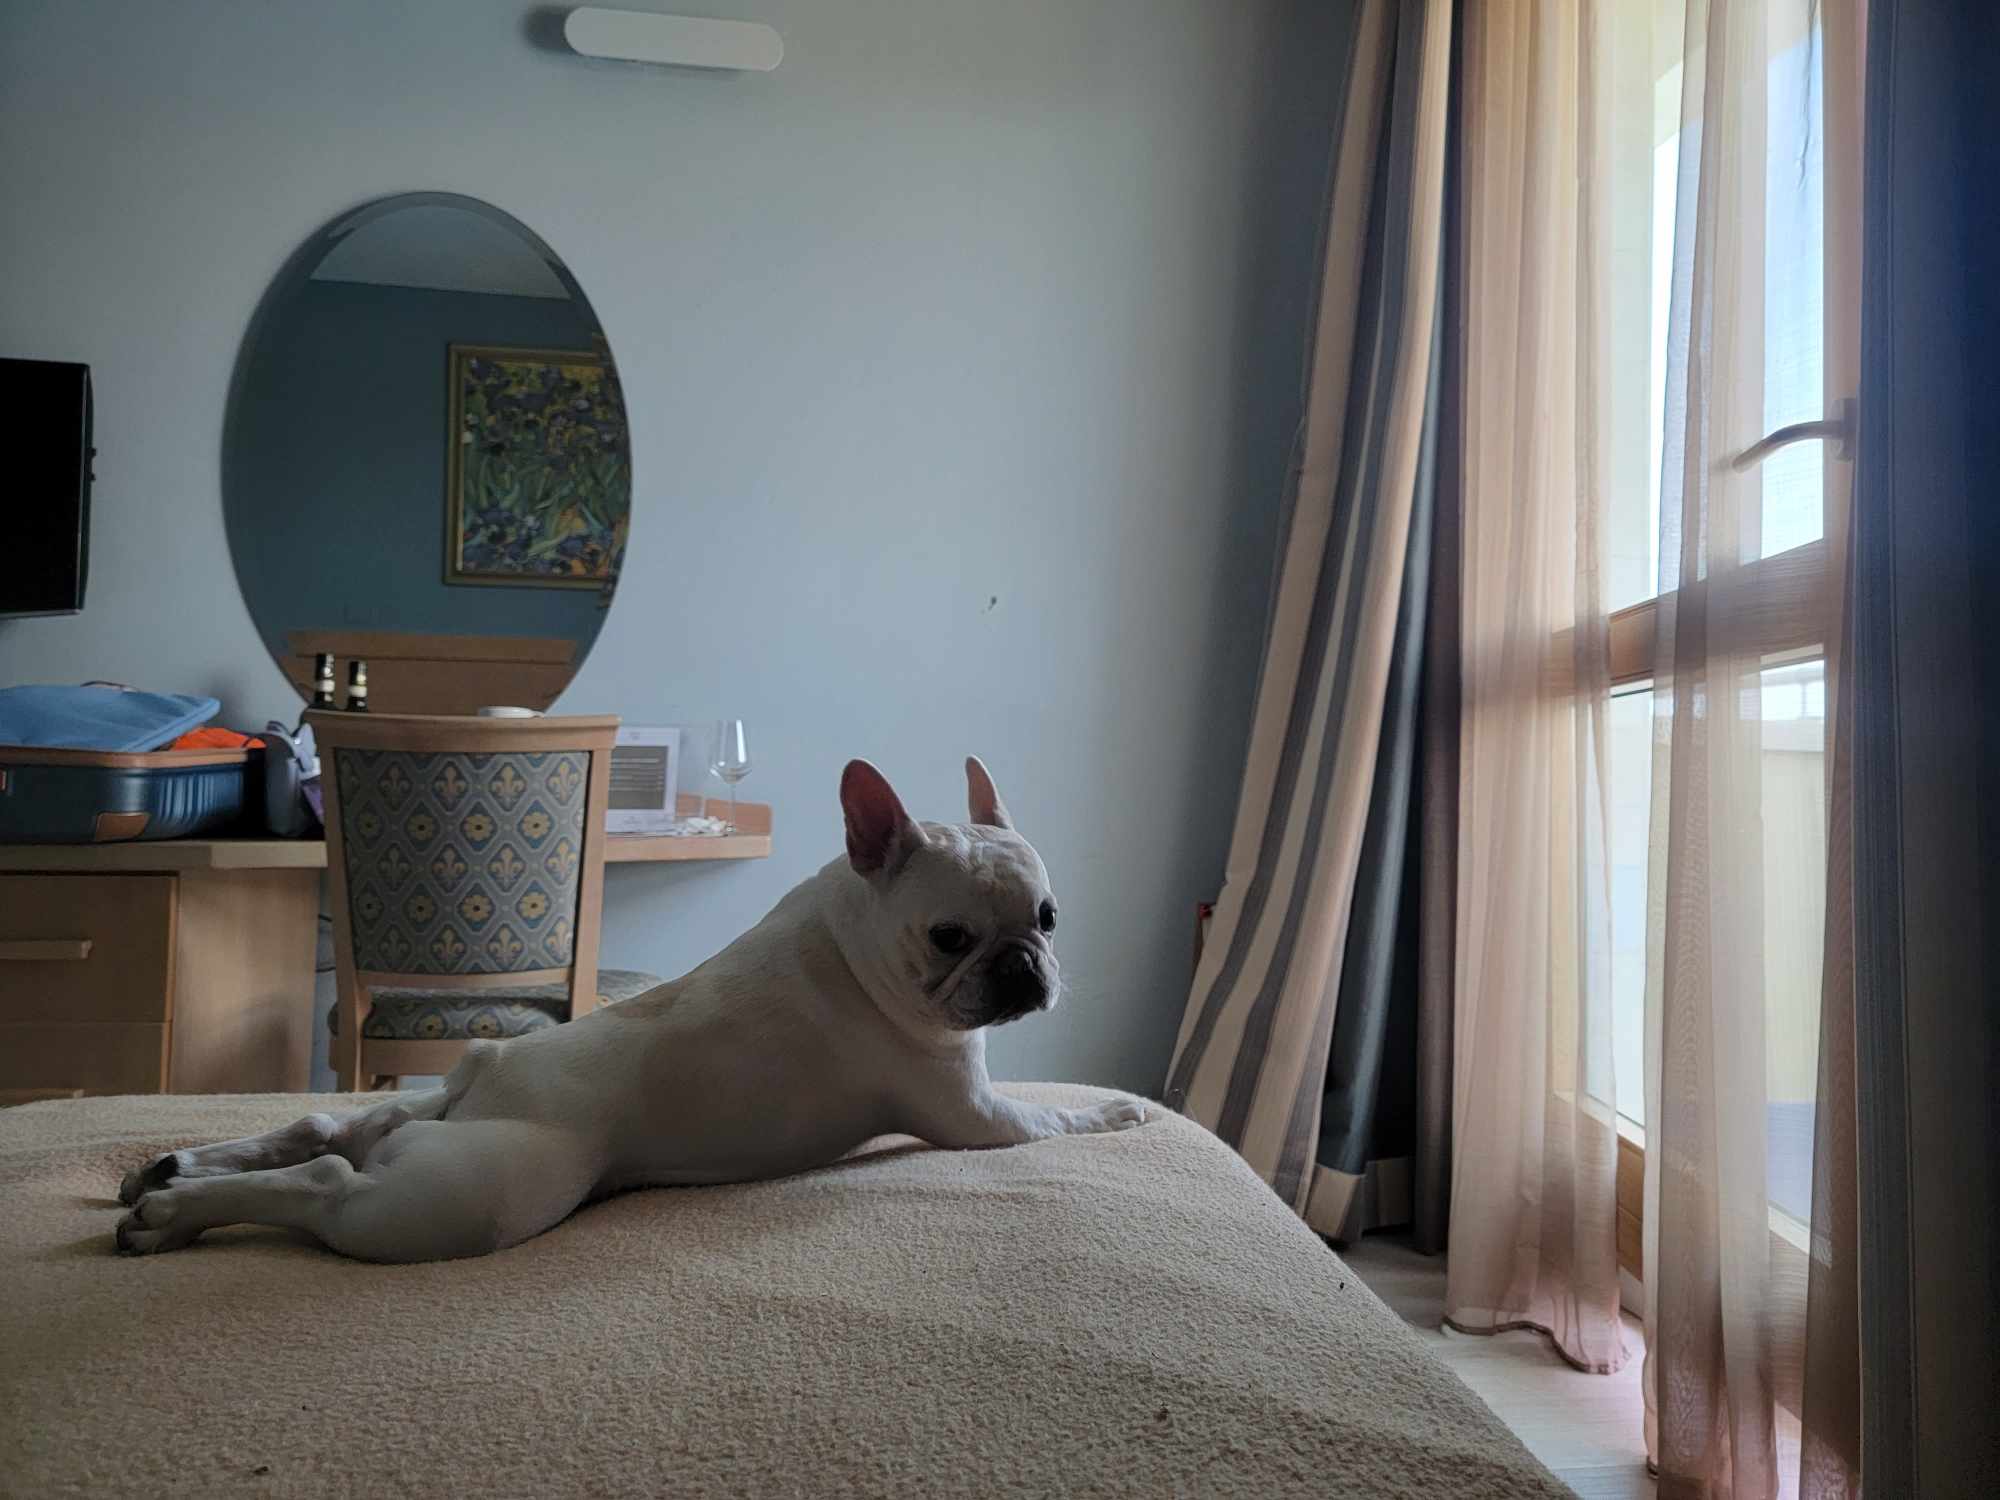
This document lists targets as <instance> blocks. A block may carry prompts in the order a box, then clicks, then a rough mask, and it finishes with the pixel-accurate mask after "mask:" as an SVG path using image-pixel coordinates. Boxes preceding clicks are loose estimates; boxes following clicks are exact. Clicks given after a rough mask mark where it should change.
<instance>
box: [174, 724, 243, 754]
mask: <svg viewBox="0 0 2000 1500" xmlns="http://www.w3.org/2000/svg"><path fill="white" fill-rule="evenodd" d="M167 748H168V749H169V750H261V749H263V748H264V742H263V741H262V740H260V739H257V738H255V737H254V736H252V735H247V734H238V733H237V732H236V731H235V730H233V729H190V730H189V731H188V732H187V733H186V734H184V735H182V736H181V737H180V738H179V739H177V740H175V741H174V742H173V743H172V744H171V745H169V746H167Z"/></svg>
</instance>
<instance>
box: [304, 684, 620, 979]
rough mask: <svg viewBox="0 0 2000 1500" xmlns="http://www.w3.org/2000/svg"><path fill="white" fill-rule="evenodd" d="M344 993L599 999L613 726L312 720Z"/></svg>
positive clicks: (602, 719)
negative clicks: (522, 987)
mask: <svg viewBox="0 0 2000 1500" xmlns="http://www.w3.org/2000/svg"><path fill="white" fill-rule="evenodd" d="M306 721H307V722H308V723H309V724H311V726H312V729H313V734H314V737H315V739H316V740H317V741H318V744H319V750H320V760H321V771H320V786H321V790H322V793H323V796H324V801H325V808H326V825H327V856H328V858H327V865H328V868H329V870H330V871H331V872H332V883H333V908H334V939H335V949H336V955H337V958H338V960H339V964H340V967H341V969H342V971H343V986H342V988H343V991H344V992H345V991H347V990H348V989H350V988H351V987H352V985H353V984H354V983H358V984H359V985H360V986H362V987H365V988H379V987H390V986H399V985H400V986H418V985H421V986H424V987H427V988H455V989H481V988H491V987H498V986H501V985H518V984H532V983H545V982H551V981H560V982H564V983H566V984H567V985H568V988H569V993H570V1006H571V1014H572V1015H581V1014H583V1013H584V1012H585V1011H587V1010H589V1008H590V1007H591V1005H592V1003H593V1002H594V1001H595V999H596V995H597V949H598V931H599V927H600V919H601V914H602V911H603V895H604V823H605V807H606V804H607V802H608V799H609V789H610V780H611V746H612V743H613V741H614V740H615V739H616V736H617V731H618V720H617V718H616V717H613V716H608V715H606V716H592V717H566V718H536V719H513V718H507V719H501V718H495V719H482V718H455V717H454V718H446V717H436V716H429V715H423V716H419V715H404V714H377V713H367V714H353V713H310V714H307V715H306Z"/></svg>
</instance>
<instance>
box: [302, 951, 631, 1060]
mask: <svg viewBox="0 0 2000 1500" xmlns="http://www.w3.org/2000/svg"><path fill="white" fill-rule="evenodd" d="M659 982H660V981H659V978H658V976H657V975H653V974H646V973H642V972H641V971H639V970H637V969H599V970H598V971H597V1003H598V1004H599V1005H616V1004H617V1003H618V1002H619V1001H621V1000H634V999H637V998H638V997H639V996H640V995H643V994H645V993H646V991H648V990H650V989H653V988H654V987H656V986H657V985H658V984H659ZM374 1002H375V1003H374V1005H373V1007H372V1008H371V1009H370V1010H369V1012H368V1014H367V1015H366V1016H365V1017H364V1018H363V1019H362V1022H361V1034H362V1035H363V1036H364V1037H367V1038H368V1039H369V1040H370V1041H377V1042H442V1041H460V1040H466V1039H470V1038H473V1037H492V1038H496V1039H498V1038H502V1037H510V1036H522V1035H525V1034H526V1033H528V1032H530V1031H540V1030H541V1029H542V1028H543V1027H545V1026H556V1025H560V1024H561V1023H562V1022H563V1021H564V1020H565V1019H567V1018H568V1016H569V990H568V988H567V987H566V986H564V985H561V984H528V985H521V986H519V987H518V988H517V987H515V986H512V985H510V986H508V987H507V988H506V989H504V990H480V991H478V992H476V993H470V994H468V993H467V992H466V991H464V990H421V989H414V990H413V989H379V990H376V991H375V994H374ZM326 1025H327V1030H329V1031H331V1032H332V1033H333V1034H334V1035H335V1036H339V1035H340V1006H339V1004H338V1003H336V1004H335V1005H334V1006H333V1007H332V1008H331V1009H329V1010H328V1011H327V1013H326Z"/></svg>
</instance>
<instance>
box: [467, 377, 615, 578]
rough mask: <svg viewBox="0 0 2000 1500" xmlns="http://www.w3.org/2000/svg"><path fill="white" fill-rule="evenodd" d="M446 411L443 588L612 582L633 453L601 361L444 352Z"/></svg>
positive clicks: (612, 387)
mask: <svg viewBox="0 0 2000 1500" xmlns="http://www.w3.org/2000/svg"><path fill="white" fill-rule="evenodd" d="M450 410H451V419H450V430H449V432H448V434H447V441H448V444H449V448H448V457H447V459H446V464H445V471H446V480H445V485H446V495H445V561H444V581H445V582H446V583H470V584H500V585H513V586H515V587H519V588H577V589H605V588H608V587H609V586H610V585H612V584H613V583H615V582H616V581H617V578H618V569H619V566H620V564H621V563H622V562H623V561H624V558H625V538H626V535H627V533H628V532H629V530H630V529H631V517H632V445H631V442H630V439H629V437H628V435H627V429H626V425H625V399H624V396H623V394H622V393H621V392H620V390H619V388H618V372H617V371H616V370H615V369H614V368H613V367H612V364H611V362H610V360H609V359H608V358H606V356H605V354H604V353H603V352H602V351H585V350H568V349H503V348H496V347H493V346H491V345H485V344H453V345H452V346H451V400H450Z"/></svg>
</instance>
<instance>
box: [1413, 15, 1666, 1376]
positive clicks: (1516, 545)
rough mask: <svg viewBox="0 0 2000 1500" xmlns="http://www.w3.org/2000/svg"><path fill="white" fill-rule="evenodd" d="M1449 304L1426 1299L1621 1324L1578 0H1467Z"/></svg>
mask: <svg viewBox="0 0 2000 1500" xmlns="http://www.w3.org/2000/svg"><path fill="white" fill-rule="evenodd" d="M1461 15H1462V17H1463V22H1464V30H1463V34H1462V37H1461V43H1460V45H1461V47H1462V49H1463V51H1462V59H1461V61H1462V67H1461V76H1462V77H1463V80H1464V102H1463V113H1462V118H1463V120H1464V139H1463V144H1462V147H1461V155H1460V164H1461V198H1460V207H1461V222H1462V225H1463V234H1462V246H1461V247H1460V253H1461V256H1462V270H1461V272H1460V274H1461V275H1462V277H1463V285H1464V292H1465V295H1464V302H1465V308H1466V326H1465V329H1464V340H1465V345H1464V348H1465V353H1464V368H1463V384H1464V396H1463V418H1462V422H1463V430H1462V437H1461V442H1462V445H1463V447H1462V456H1461V459H1460V465H1461V470H1462V472H1461V478H1460V485H1461V495H1462V504H1463V521H1462V525H1463V533H1462V536H1463V543H1462V545H1463V557H1462V579H1461V585H1462V587H1461V601H1460V651H1461V661H1462V666H1461V670H1462V674H1463V684H1462V689H1461V700H1460V726H1459V796H1458V808H1459V831H1458V918H1457V930H1456V936H1457V963H1456V974H1455V983H1454V989H1455V1018H1454V1028H1453V1038H1454V1041H1453V1098H1452V1111H1453V1113H1452V1190H1451V1245H1450V1251H1449V1256H1448V1259H1447V1262H1446V1287H1445V1315H1446V1318H1447V1320H1448V1321H1449V1322H1450V1323H1451V1324H1452V1326H1454V1327H1456V1328H1458V1329H1460V1330H1462V1331H1465V1332H1474V1333H1490V1332H1495V1331H1498V1330H1500V1329H1504V1328H1520V1327H1532V1328H1539V1329H1541V1330H1543V1331H1544V1332H1546V1333H1548V1334H1549V1336H1550V1338H1551V1339H1552V1340H1553V1341H1554V1343H1555V1345H1556V1347H1557V1348H1558V1349H1559V1350H1561V1352H1562V1354H1563V1356H1564V1357H1565V1358H1567V1359H1568V1360H1570V1361H1571V1362H1572V1363H1573V1364H1576V1365H1578V1366H1580V1367H1581V1368H1584V1369H1587V1370H1595V1371H1606V1372H1608V1371H1611V1370H1615V1369H1617V1368H1618V1367H1619V1366H1620V1365H1622V1364H1623V1363H1624V1361H1625V1358H1626V1354H1627V1349H1626V1345H1625V1340H1624V1336H1623V1331H1622V1327H1621V1324H1620V1319H1619V1310H1618V1260H1617V1244H1616V1227H1617V1225H1616V1220H1617V1162H1618V1135H1617V1128H1616V1118H1615V1100H1614V1099H1612V1098H1611V1097H1609V1093H1610V1086H1611V1076H1612V1072H1613V1069H1612V1022H1613V1017H1612V990H1611V962H1610V953H1611V950H1610V936H1609V929H1610V886H1609V870H1608V864H1607V860H1606V850H1605V835H1606V826H1607V824H1606V769H1607V741H1606V729H1607V724H1606V718H1607V711H1608V707H1609V696H1610V686H1609V682H1610V679H1609V666H1608V659H1607V622H1606V601H1605V597H1604V576H1603V575H1604V558H1605V552H1606V547H1605V535H1604V519H1605V484H1604V479H1603V466H1604V462H1605V458H1606V450H1605V448H1604V445H1603V442H1602V436H1603V430H1604V426H1605V423H1604V416H1603V408H1602V402H1601V396H1602V393H1603V389H1604V381H1605V378H1606V374H1607V371H1608V369H1609V360H1608V359H1607V357H1606V344H1605V338H1606V333H1607V325H1606V320H1605V318H1604V316H1603V312H1604V308H1603V292H1604V286H1605V281H1604V271H1605V265H1606V250H1607V245H1606V234H1605V215H1606V210H1607V205H1608V203H1609V196H1608V191H1607V189H1608V183H1607V182H1606V180H1605V172H1606V165H1605V160H1604V157H1603V154H1602V153H1600V152H1599V151H1597V149H1596V143H1597V141H1598V139H1599V138H1600V132H1601V126H1602V114H1603V111H1605V110H1606V109H1608V108H1609V107H1610V104H1611V101H1610V99H1609V98H1607V97H1606V96H1605V94H1604V93H1603V91H1602V90H1601V89H1600V88H1599V86H1598V84H1599V76H1600V73H1601V72H1602V69H1601V67H1600V65H1599V58H1600V54H1601V52H1602V49H1603V48H1604V47H1605V46H1607V45H1609V44H1610V42H1611V40H1612V38H1611V35H1610V34H1609V33H1608V32H1607V31H1606V30H1605V29H1604V28H1605V24H1606V23H1607V22H1608V21H1610V20H1612V19H1613V17H1612V16H1611V15H1610V14H1609V13H1608V12H1606V11H1604V10H1603V8H1602V7H1600V6H1597V5H1594V4H1586V5H1578V4H1575V3H1573V0H1548V3H1532V0H1531V3H1522V4H1504V5H1503V4H1491V5H1488V4H1478V5H1468V6H1465V7H1463V8H1462V9H1461Z"/></svg>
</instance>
